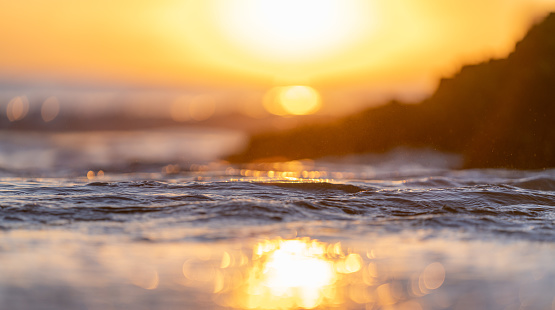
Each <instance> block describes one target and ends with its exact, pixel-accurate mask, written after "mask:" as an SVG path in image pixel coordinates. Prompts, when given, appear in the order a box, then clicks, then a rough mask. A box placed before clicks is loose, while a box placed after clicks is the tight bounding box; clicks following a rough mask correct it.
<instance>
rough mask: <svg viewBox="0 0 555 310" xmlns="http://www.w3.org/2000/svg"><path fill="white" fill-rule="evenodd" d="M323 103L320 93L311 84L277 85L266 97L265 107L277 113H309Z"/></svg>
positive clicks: (313, 111) (316, 109)
mask: <svg viewBox="0 0 555 310" xmlns="http://www.w3.org/2000/svg"><path fill="white" fill-rule="evenodd" d="M321 105H322V100H321V97H320V94H318V92H317V91H316V90H315V89H314V88H312V87H309V86H286V87H275V88H272V89H271V90H269V91H268V93H267V94H266V96H265V98H264V107H265V108H266V110H268V112H270V113H272V114H275V115H287V114H292V115H307V114H313V113H315V112H317V111H318V110H319V109H320V107H321Z"/></svg>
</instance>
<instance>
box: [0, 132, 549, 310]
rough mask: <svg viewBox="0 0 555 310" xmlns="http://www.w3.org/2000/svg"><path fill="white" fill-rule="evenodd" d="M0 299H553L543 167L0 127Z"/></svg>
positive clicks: (17, 303) (120, 305) (411, 153)
mask: <svg viewBox="0 0 555 310" xmlns="http://www.w3.org/2000/svg"><path fill="white" fill-rule="evenodd" d="M0 137H1V140H0V309H401V310H405V309H406V310H408V309H416V310H419V309H422V310H424V309H503V310H505V309H545V310H555V170H553V169H552V170H542V171H512V170H498V169H479V170H460V169H457V167H458V166H460V163H461V159H460V158H459V157H458V156H456V155H452V154H441V153H437V152H434V151H431V150H409V149H398V150H394V151H392V152H390V153H386V154H381V155H357V156H349V157H343V158H325V159H320V160H301V161H292V162H284V163H265V164H250V165H231V164H229V163H227V162H225V161H222V160H221V158H222V157H223V156H225V155H226V154H230V153H232V152H234V151H236V150H237V149H238V148H240V147H241V146H242V145H243V144H244V143H245V141H246V140H245V136H244V135H242V134H241V133H235V132H226V131H218V130H195V131H182V130H163V131H151V132H126V133H122V132H111V133H99V132H97V133H90V132H89V133H58V134H51V133H50V134H49V133H14V132H3V133H0Z"/></svg>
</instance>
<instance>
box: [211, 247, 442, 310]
mask: <svg viewBox="0 0 555 310" xmlns="http://www.w3.org/2000/svg"><path fill="white" fill-rule="evenodd" d="M364 252H366V253H364ZM364 252H361V253H359V252H358V251H356V250H354V249H352V248H347V249H346V250H345V249H343V247H342V245H341V243H339V242H338V243H326V242H321V241H318V240H315V239H310V238H296V239H281V238H278V239H274V240H264V241H262V242H259V243H257V244H256V245H254V247H253V254H252V257H251V258H250V259H249V258H248V257H246V256H245V255H244V254H243V253H241V254H240V255H234V254H233V253H232V252H227V251H226V252H224V253H223V255H222V258H221V264H220V265H219V270H218V271H217V272H216V274H215V277H214V293H215V297H214V301H215V302H216V303H218V304H219V305H220V306H224V307H232V308H239V309H299V308H302V309H314V308H318V309H319V308H328V307H332V308H337V307H339V308H341V307H348V306H349V305H355V304H358V305H364V308H366V309H424V308H426V307H427V305H426V303H422V301H421V300H420V298H422V297H423V296H426V295H429V294H431V293H432V292H435V291H436V290H437V289H439V288H440V287H441V286H442V285H443V283H444V281H445V277H446V272H445V269H444V267H443V265H442V264H441V263H439V262H432V263H429V262H428V263H427V264H425V265H423V266H422V265H421V262H420V263H415V264H416V265H415V266H412V267H411V266H405V267H403V266H394V265H390V264H389V263H386V262H384V261H382V259H380V258H379V257H378V256H377V255H376V253H375V251H374V250H369V251H364ZM418 266H421V267H418ZM406 268H409V269H412V271H411V272H410V273H411V274H412V277H410V276H409V277H406V278H405V277H399V276H398V275H396V274H397V273H399V272H401V273H406V270H404V271H403V270H401V269H406ZM396 269H399V270H396ZM405 275H406V274H405ZM438 296H439V295H438Z"/></svg>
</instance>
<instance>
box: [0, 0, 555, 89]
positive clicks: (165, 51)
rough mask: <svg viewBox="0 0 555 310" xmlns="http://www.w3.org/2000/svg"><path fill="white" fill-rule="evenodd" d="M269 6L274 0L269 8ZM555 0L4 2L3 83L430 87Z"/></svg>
mask: <svg viewBox="0 0 555 310" xmlns="http://www.w3.org/2000/svg"><path fill="white" fill-rule="evenodd" d="M261 3H263V4H262V5H261ZM554 9H555V0H488V1H484V0H466V1H455V0H280V1H277V0H179V1H178V0H156V1H154V0H118V1H113V0H95V1H92V0H48V1H45V0H17V1H14V0H0V42H1V43H0V44H1V45H0V81H8V82H14V81H16V82H18V83H26V82H32V81H37V80H39V81H45V80H46V81H50V82H54V83H59V84H65V83H78V84H87V83H97V84H101V85H147V86H152V87H165V86H170V87H188V86H191V85H195V86H205V87H221V86H226V87H244V88H249V87H252V88H258V89H265V88H268V87H271V86H273V85H282V84H285V85H286V84H310V85H313V86H315V87H319V88H321V89H331V90H337V89H342V90H344V91H350V92H365V91H373V90H377V91H379V90H381V91H391V92H393V93H395V92H400V93H402V92H403V91H407V92H418V91H423V92H426V91H430V90H431V89H432V88H433V86H434V85H435V81H436V80H437V78H438V77H440V76H443V75H449V74H452V73H453V72H455V70H457V68H459V67H460V65H461V64H464V63H471V62H477V61H480V60H484V59H487V58H491V57H504V56H506V55H507V54H508V53H509V52H510V51H511V50H512V48H513V47H514V43H515V41H516V40H518V39H520V38H521V37H522V36H523V35H524V33H525V32H526V30H527V29H528V27H529V26H530V25H531V23H532V22H533V21H535V20H537V19H538V18H539V17H542V16H544V15H545V14H546V13H547V12H548V11H550V10H554Z"/></svg>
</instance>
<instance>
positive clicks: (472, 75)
mask: <svg viewBox="0 0 555 310" xmlns="http://www.w3.org/2000/svg"><path fill="white" fill-rule="evenodd" d="M401 145H404V146H414V147H432V148H435V149H438V150H442V151H451V152H458V153H462V154H464V156H465V166H466V167H509V168H526V169H527V168H531V169H533V168H544V167H555V14H553V13H552V14H551V15H549V16H548V17H547V18H546V19H545V20H544V21H543V22H542V23H540V24H538V25H536V26H534V27H533V28H532V29H531V30H530V31H529V33H528V34H527V35H526V37H525V38H524V39H523V40H522V41H521V42H519V43H518V44H517V45H516V48H515V51H514V52H513V53H512V54H511V55H510V56H509V57H508V58H507V59H501V60H491V61H489V62H485V63H481V64H478V65H470V66H465V67H463V68H462V69H461V71H460V72H459V73H458V74H457V75H455V76H454V77H453V78H450V79H443V80H442V81H441V83H440V85H439V87H438V89H437V91H436V92H435V93H434V94H433V95H432V96H431V97H430V98H429V99H427V100H424V101H423V102H421V103H420V104H417V105H414V104H410V105H409V104H402V103H399V102H390V103H389V104H387V105H385V106H381V107H377V108H371V109H368V110H365V111H363V112H361V113H358V114H356V115H353V116H350V117H346V118H344V119H341V120H340V121H337V122H334V123H330V124H326V125H315V126H305V127H299V128H296V129H293V130H289V131H286V132H276V133H267V134H261V135H257V136H253V137H252V138H251V141H250V145H249V146H248V148H247V149H246V150H245V152H244V153H242V154H238V155H236V156H233V157H232V158H231V160H233V161H242V162H244V161H251V160H255V159H261V158H269V157H274V158H275V157H282V158H287V159H298V158H317V157H322V156H327V155H345V154H350V153H362V152H384V151H387V150H389V149H391V148H393V147H396V146H401Z"/></svg>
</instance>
